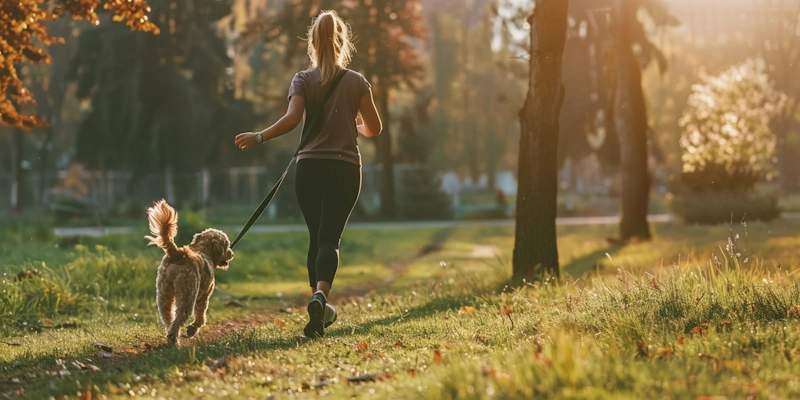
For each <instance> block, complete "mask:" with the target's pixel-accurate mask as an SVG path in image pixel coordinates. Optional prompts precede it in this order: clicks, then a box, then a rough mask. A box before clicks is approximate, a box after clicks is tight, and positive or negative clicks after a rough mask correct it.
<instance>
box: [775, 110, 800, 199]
mask: <svg viewBox="0 0 800 400" xmlns="http://www.w3.org/2000/svg"><path fill="white" fill-rule="evenodd" d="M798 109H800V102H795V103H794V104H790V105H788V106H787V110H788V111H787V112H786V114H784V115H781V116H780V118H778V119H777V120H776V121H774V128H773V131H774V132H775V137H776V139H777V146H776V149H777V155H778V181H779V182H780V187H781V191H782V192H783V194H791V193H794V192H796V191H797V189H798V185H800V178H799V177H800V168H798V162H797V155H798V154H797V153H798V149H797V145H796V144H795V143H790V141H789V132H790V131H791V122H792V120H793V119H794V118H793V116H794V115H796V114H797V111H798Z"/></svg>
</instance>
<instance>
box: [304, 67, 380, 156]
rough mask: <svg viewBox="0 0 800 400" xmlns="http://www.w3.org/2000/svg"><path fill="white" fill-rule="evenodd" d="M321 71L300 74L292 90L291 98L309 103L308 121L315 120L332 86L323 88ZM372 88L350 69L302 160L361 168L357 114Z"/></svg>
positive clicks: (333, 96)
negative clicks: (319, 160) (358, 166)
mask: <svg viewBox="0 0 800 400" xmlns="http://www.w3.org/2000/svg"><path fill="white" fill-rule="evenodd" d="M320 76H321V72H320V70H319V69H318V68H312V69H308V70H305V71H300V72H298V73H297V74H296V75H295V76H294V79H292V85H291V86H290V87H289V98H290V99H291V98H292V96H302V97H303V98H305V100H306V118H311V116H312V115H313V113H315V112H317V111H318V110H319V106H320V104H321V103H322V100H324V99H325V92H327V91H328V86H327V85H326V86H324V87H323V86H322V85H320V82H319V81H320ZM369 88H370V84H369V82H367V80H366V79H365V78H364V76H363V75H361V74H359V73H358V72H355V71H351V70H347V72H346V73H345V74H344V76H343V77H342V80H341V81H339V85H338V86H337V87H336V89H334V90H333V93H332V94H331V97H330V98H329V99H328V102H327V103H325V109H324V111H323V115H322V118H323V120H322V130H321V131H320V132H319V133H317V136H316V137H315V138H314V139H312V140H311V141H310V142H309V143H308V144H307V145H306V147H305V148H303V150H301V151H300V154H299V155H298V156H297V159H298V160H302V159H306V158H318V159H319V158H322V159H327V160H342V161H347V162H350V163H353V164H356V165H361V153H360V152H359V150H358V131H357V130H356V115H358V107H359V104H360V103H361V98H362V97H364V94H366V93H367V91H368V90H369ZM303 124H305V122H303Z"/></svg>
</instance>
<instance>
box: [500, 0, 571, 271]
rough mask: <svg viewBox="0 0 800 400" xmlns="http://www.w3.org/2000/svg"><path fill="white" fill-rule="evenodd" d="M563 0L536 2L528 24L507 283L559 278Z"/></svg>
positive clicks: (565, 18)
mask: <svg viewBox="0 0 800 400" xmlns="http://www.w3.org/2000/svg"><path fill="white" fill-rule="evenodd" d="M567 9H568V1H567V0H538V1H536V8H535V9H534V11H533V14H532V15H531V16H530V17H528V23H529V24H530V43H531V48H530V54H531V58H530V76H529V83H528V95H527V97H526V98H525V104H524V105H523V107H522V109H521V110H520V112H519V120H520V127H521V131H520V139H519V167H518V168H519V170H518V177H519V188H518V191H517V224H516V234H515V242H514V260H513V273H514V274H513V279H514V280H515V281H521V280H522V279H523V278H525V279H527V280H532V279H542V278H543V277H544V276H545V275H546V274H550V275H552V276H555V277H558V276H559V266H558V248H557V247H556V196H557V193H558V182H557V180H558V159H557V153H558V135H559V115H560V114H561V113H560V111H561V104H562V102H563V100H564V86H563V84H562V81H561V65H562V57H563V53H564V43H565V41H566V32H567Z"/></svg>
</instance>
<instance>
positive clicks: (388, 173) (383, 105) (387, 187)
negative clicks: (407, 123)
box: [376, 82, 397, 219]
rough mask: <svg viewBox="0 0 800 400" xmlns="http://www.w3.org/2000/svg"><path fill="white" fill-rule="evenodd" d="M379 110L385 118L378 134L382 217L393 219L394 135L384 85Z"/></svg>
mask: <svg viewBox="0 0 800 400" xmlns="http://www.w3.org/2000/svg"><path fill="white" fill-rule="evenodd" d="M376 97H377V98H378V99H377V100H378V111H379V112H380V115H381V119H383V132H382V133H381V134H380V135H379V136H378V139H377V144H376V145H377V146H378V161H380V163H381V165H382V166H383V169H382V171H381V210H380V214H381V217H384V218H388V219H393V218H394V217H395V216H396V215H397V198H396V195H395V181H394V154H393V153H392V136H391V135H390V132H389V93H388V89H387V88H386V87H385V86H383V83H382V82H381V87H380V88H379V90H378V91H376Z"/></svg>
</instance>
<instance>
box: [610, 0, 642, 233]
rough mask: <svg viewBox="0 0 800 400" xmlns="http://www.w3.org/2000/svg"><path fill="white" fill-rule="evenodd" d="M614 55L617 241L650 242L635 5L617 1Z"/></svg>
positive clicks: (640, 73) (626, 1) (630, 2)
mask: <svg viewBox="0 0 800 400" xmlns="http://www.w3.org/2000/svg"><path fill="white" fill-rule="evenodd" d="M615 8H616V9H615V17H616V18H615V19H616V21H615V27H614V40H615V53H616V58H617V79H616V81H617V90H616V99H615V102H614V121H615V125H616V128H617V134H618V135H619V141H620V172H621V181H622V188H621V192H622V193H621V194H622V216H621V217H622V219H621V221H620V226H619V234H620V237H619V239H620V240H621V241H623V242H626V241H628V240H631V239H634V238H637V239H641V240H647V239H650V226H649V225H648V223H647V207H648V202H649V196H650V175H649V171H648V165H647V113H646V110H645V104H644V93H643V91H642V71H641V69H640V66H639V60H638V59H637V58H636V55H635V54H634V53H633V35H634V26H635V25H636V24H637V23H638V20H637V18H636V11H637V7H636V3H635V2H633V1H631V0H616V7H615Z"/></svg>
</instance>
